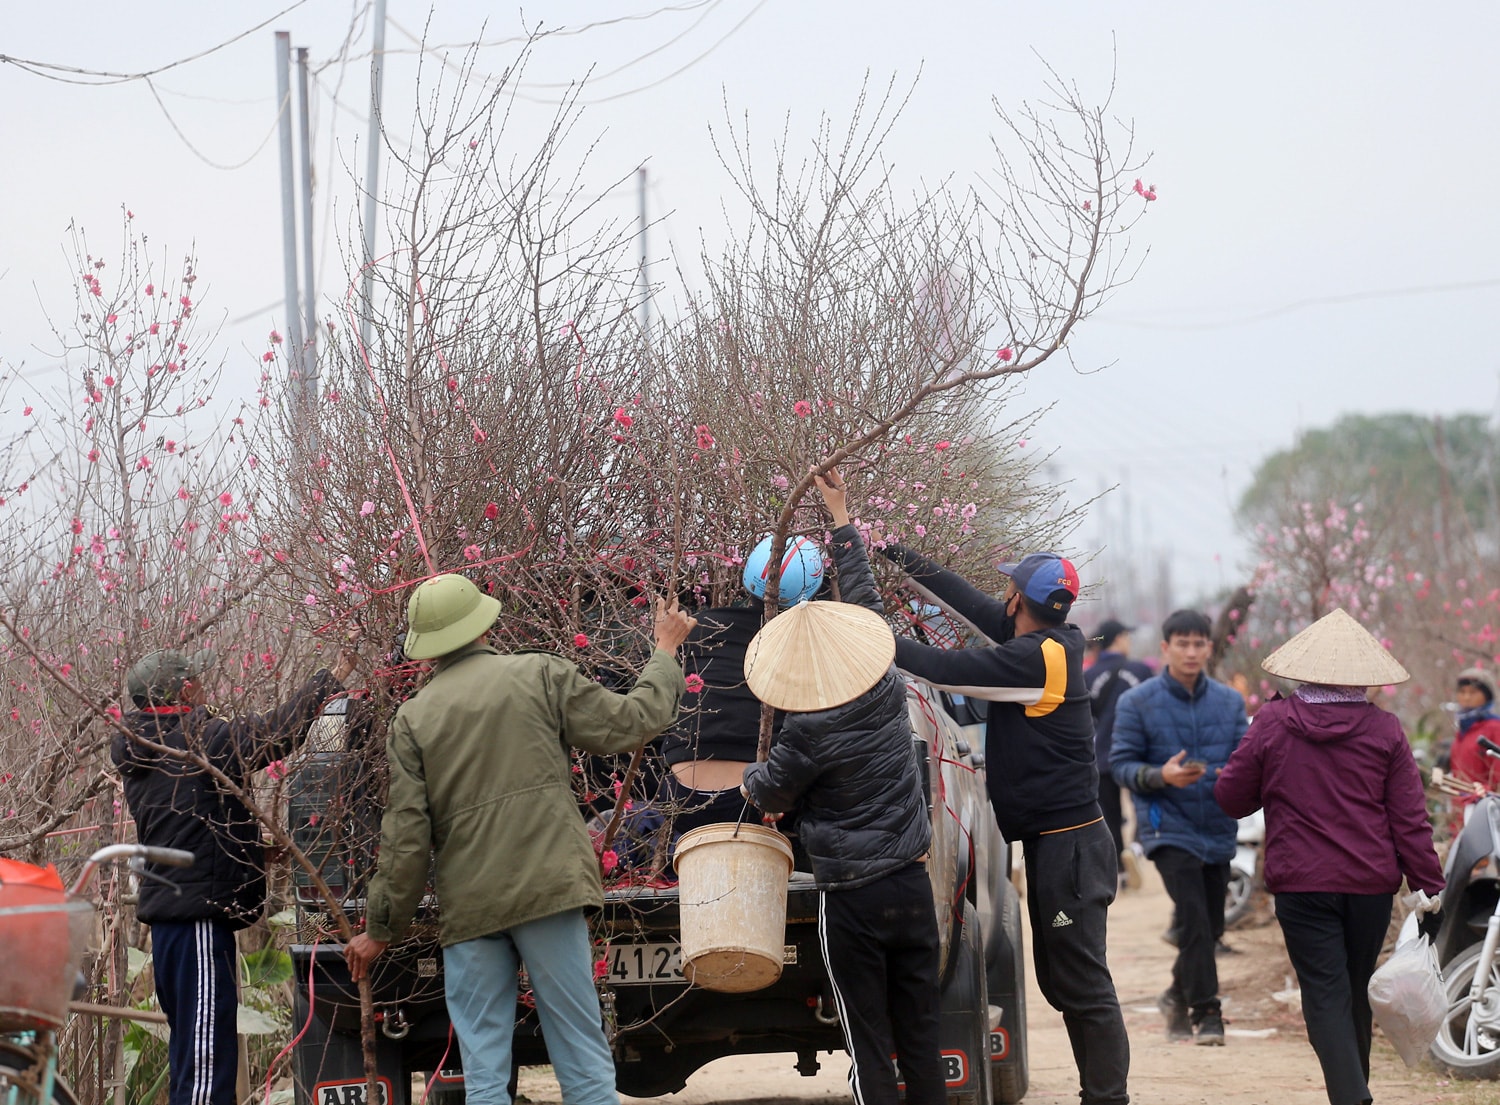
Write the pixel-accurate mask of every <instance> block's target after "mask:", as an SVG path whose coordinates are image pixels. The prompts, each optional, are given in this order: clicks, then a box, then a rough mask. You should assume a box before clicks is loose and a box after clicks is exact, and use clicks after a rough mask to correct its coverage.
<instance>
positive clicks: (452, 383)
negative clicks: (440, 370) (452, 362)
mask: <svg viewBox="0 0 1500 1105" xmlns="http://www.w3.org/2000/svg"><path fill="white" fill-rule="evenodd" d="M448 390H449V391H457V390H458V380H457V379H456V378H454V377H452V376H449V377H448Z"/></svg>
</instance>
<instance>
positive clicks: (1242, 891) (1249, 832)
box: [1224, 810, 1266, 925]
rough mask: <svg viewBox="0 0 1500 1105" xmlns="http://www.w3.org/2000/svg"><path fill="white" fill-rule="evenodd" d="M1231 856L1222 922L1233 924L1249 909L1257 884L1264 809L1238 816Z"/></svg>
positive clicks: (1263, 832) (1264, 830)
mask: <svg viewBox="0 0 1500 1105" xmlns="http://www.w3.org/2000/svg"><path fill="white" fill-rule="evenodd" d="M1234 839H1235V846H1234V858H1233V859H1231V860H1230V861H1229V888H1228V890H1227V891H1226V892H1225V895H1224V923H1225V924H1226V925H1232V924H1234V923H1235V922H1236V921H1238V920H1239V919H1240V918H1241V917H1243V916H1245V914H1247V913H1249V912H1250V904H1251V903H1252V902H1253V901H1254V900H1255V892H1256V890H1257V889H1259V887H1260V853H1261V848H1262V846H1263V845H1264V844H1265V840H1266V812H1265V810H1256V811H1255V812H1254V813H1252V814H1251V815H1250V816H1248V817H1242V818H1240V827H1239V832H1238V833H1237V834H1236V835H1235V838H1234Z"/></svg>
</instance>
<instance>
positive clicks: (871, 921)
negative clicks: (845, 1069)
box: [818, 863, 947, 1105]
mask: <svg viewBox="0 0 1500 1105" xmlns="http://www.w3.org/2000/svg"><path fill="white" fill-rule="evenodd" d="M818 938H819V940H821V941H822V945H823V962H824V964H825V965H826V966H827V967H828V977H829V981H831V982H832V983H833V990H834V1000H835V1002H836V1003H837V1005H838V1011H839V1021H840V1023H841V1024H842V1025H843V1029H844V1046H845V1047H846V1048H847V1049H848V1052H849V1058H850V1059H851V1060H853V1065H852V1067H851V1068H850V1070H849V1091H850V1093H851V1094H853V1096H854V1101H855V1103H856V1105H897V1102H898V1101H899V1100H900V1096H899V1094H898V1092H897V1088H896V1076H897V1071H898V1070H899V1072H900V1076H901V1079H902V1080H903V1081H904V1082H905V1083H906V1102H907V1105H944V1102H946V1100H947V1090H946V1087H945V1086H944V1085H943V1071H942V1057H941V1055H940V1054H939V1052H940V1050H941V1047H942V1045H941V1042H940V1037H939V1018H940V1013H941V996H940V993H939V990H938V933H937V917H936V914H935V912H934V909H933V904H932V883H931V882H930V881H929V879H928V877H927V868H926V866H925V865H923V864H920V863H911V864H908V865H907V866H905V867H903V868H901V869H900V870H898V871H893V872H891V873H890V874H889V875H885V876H883V877H882V878H879V879H876V880H875V881H874V882H872V883H866V884H865V885H864V886H859V887H855V888H853V889H850V890H825V891H823V892H822V893H821V894H819V895H818ZM893 1054H894V1055H895V1056H896V1061H895V1063H892V1062H891V1056H892V1055H893Z"/></svg>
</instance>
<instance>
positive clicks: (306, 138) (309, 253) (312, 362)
mask: <svg viewBox="0 0 1500 1105" xmlns="http://www.w3.org/2000/svg"><path fill="white" fill-rule="evenodd" d="M297 95H298V98H299V99H300V100H301V108H302V112H301V123H302V303H303V308H302V324H303V326H304V328H305V329H304V333H305V335H306V337H305V339H304V341H303V343H302V397H303V401H304V402H305V403H306V405H307V414H308V416H309V418H311V416H312V415H313V413H314V412H315V411H316V410H317V407H318V293H317V290H316V288H315V287H314V283H313V194H312V191H313V188H312V185H313V181H312V128H311V123H310V121H309V119H310V110H311V109H310V107H309V104H308V99H307V48H306V47H305V46H303V47H298V49H297ZM309 425H312V426H313V430H312V432H313V440H314V443H315V444H316V438H317V428H316V425H315V424H313V423H312V422H310V423H309Z"/></svg>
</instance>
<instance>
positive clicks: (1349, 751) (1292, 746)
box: [1214, 610, 1443, 1105]
mask: <svg viewBox="0 0 1500 1105" xmlns="http://www.w3.org/2000/svg"><path fill="white" fill-rule="evenodd" d="M1261 666H1262V667H1263V668H1264V669H1265V670H1266V671H1267V672H1269V673H1270V674H1271V675H1276V676H1280V677H1281V678H1283V679H1290V680H1293V681H1295V682H1297V683H1300V684H1301V686H1299V687H1298V688H1297V689H1296V691H1294V692H1293V693H1292V695H1291V697H1289V698H1277V699H1273V700H1272V701H1270V702H1268V703H1266V704H1265V705H1264V706H1262V707H1261V709H1260V711H1259V712H1258V713H1257V714H1256V715H1255V720H1254V722H1253V723H1252V724H1251V726H1250V730H1249V732H1247V733H1246V734H1245V738H1244V740H1243V741H1241V742H1240V746H1239V748H1238V749H1236V750H1235V753H1234V755H1233V756H1232V757H1231V758H1230V760H1229V763H1228V765H1226V766H1225V768H1224V770H1223V771H1222V772H1220V774H1219V780H1218V782H1217V783H1216V784H1215V785H1214V797H1215V798H1216V799H1217V800H1218V803H1219V805H1220V806H1222V807H1223V809H1224V812H1225V813H1227V814H1229V816H1230V817H1244V816H1246V815H1247V814H1250V813H1253V812H1255V810H1256V809H1258V808H1261V807H1264V808H1265V812H1266V844H1265V848H1266V853H1265V881H1266V889H1267V890H1269V891H1270V892H1271V893H1272V894H1274V895H1275V896H1276V919H1277V920H1278V921H1279V922H1280V923H1281V929H1282V933H1283V934H1284V935H1285V937H1286V950H1287V954H1288V955H1289V956H1290V957H1291V960H1292V966H1293V967H1294V968H1296V971H1297V979H1298V982H1299V983H1300V985H1301V987H1302V1016H1303V1019H1304V1020H1305V1021H1306V1022H1307V1035H1308V1039H1309V1040H1310V1041H1311V1043H1312V1046H1313V1050H1314V1051H1316V1052H1317V1053H1318V1062H1319V1063H1320V1064H1321V1065H1322V1068H1323V1082H1324V1085H1325V1087H1326V1088H1327V1090H1328V1100H1329V1101H1330V1102H1332V1103H1333V1105H1363V1103H1365V1102H1369V1101H1370V1100H1371V1097H1370V1086H1369V1078H1370V1035H1371V1014H1370V1003H1369V999H1368V997H1367V994H1366V988H1367V987H1368V985H1369V981H1370V975H1371V974H1373V973H1374V971H1375V962H1376V960H1377V958H1378V957H1379V955H1380V948H1381V945H1382V944H1383V943H1384V941H1385V933H1386V928H1387V926H1388V925H1389V924H1390V917H1391V900H1392V897H1393V896H1394V895H1395V894H1396V892H1397V891H1398V890H1399V889H1400V887H1401V879H1402V877H1403V876H1405V878H1406V881H1407V883H1408V885H1410V887H1411V888H1412V889H1413V890H1421V891H1424V892H1425V893H1427V894H1429V895H1434V896H1435V895H1437V894H1438V893H1439V892H1440V891H1441V890H1442V888H1443V873H1442V869H1441V868H1440V867H1439V865H1438V861H1437V855H1436V853H1435V852H1434V851H1433V848H1432V826H1431V824H1430V823H1429V822H1428V820H1427V804H1426V801H1425V799H1424V798H1423V794H1422V777H1421V775H1420V774H1419V773H1418V771H1417V765H1416V762H1415V761H1414V760H1413V759H1412V755H1411V746H1410V745H1408V744H1407V741H1406V735H1405V733H1404V732H1403V731H1402V728H1401V722H1400V721H1399V720H1398V719H1397V718H1396V716H1395V715H1394V714H1391V713H1388V712H1387V711H1385V710H1382V709H1381V708H1380V707H1378V706H1376V705H1374V704H1373V703H1371V702H1369V701H1367V698H1366V690H1367V689H1368V688H1370V687H1379V686H1387V685H1389V684H1392V683H1402V682H1405V681H1406V680H1407V679H1409V678H1411V677H1410V676H1409V675H1408V674H1407V671H1406V669H1405V668H1403V667H1402V666H1401V665H1400V664H1399V663H1397V662H1396V660H1395V659H1394V658H1393V657H1392V656H1391V654H1390V653H1389V652H1387V651H1386V650H1385V648H1384V647H1382V645H1381V644H1380V642H1379V641H1377V640H1376V639H1375V638H1374V637H1373V636H1371V635H1370V633H1369V632H1368V631H1367V630H1366V629H1365V628H1364V627H1363V626H1361V625H1360V624H1359V623H1358V622H1357V621H1355V620H1354V619H1353V618H1351V617H1350V616H1349V615H1348V614H1346V613H1345V612H1344V611H1343V610H1335V611H1334V612H1333V613H1331V614H1329V615H1328V616H1327V617H1324V618H1321V619H1320V620H1318V621H1316V622H1314V623H1313V624H1312V625H1310V626H1309V627H1308V628H1306V629H1304V630H1303V631H1302V632H1301V633H1299V634H1297V635H1296V636H1295V637H1293V638H1292V639H1291V640H1289V641H1287V642H1286V644H1284V645H1282V646H1281V647H1280V648H1279V649H1277V650H1276V651H1275V652H1273V653H1272V654H1271V655H1270V656H1268V657H1266V660H1265V663H1264V664H1262V665H1261ZM1433 916H1434V917H1435V914H1434V915H1433ZM1429 920H1430V919H1429Z"/></svg>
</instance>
